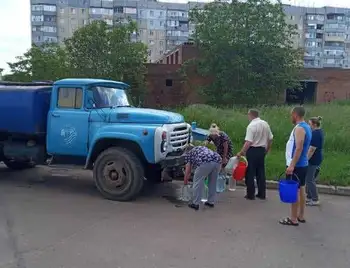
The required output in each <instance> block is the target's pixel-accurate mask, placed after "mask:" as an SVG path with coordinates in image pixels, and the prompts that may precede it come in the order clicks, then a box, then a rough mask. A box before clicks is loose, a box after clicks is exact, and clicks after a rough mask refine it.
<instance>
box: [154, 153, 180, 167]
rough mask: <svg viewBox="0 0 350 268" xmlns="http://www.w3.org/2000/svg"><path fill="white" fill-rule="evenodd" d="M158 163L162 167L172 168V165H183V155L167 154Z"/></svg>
mask: <svg viewBox="0 0 350 268" xmlns="http://www.w3.org/2000/svg"><path fill="white" fill-rule="evenodd" d="M160 165H161V167H162V168H172V167H180V166H183V165H185V156H184V155H180V156H168V157H166V158H165V159H163V160H162V161H160Z"/></svg>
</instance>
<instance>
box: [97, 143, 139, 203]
mask: <svg viewBox="0 0 350 268" xmlns="http://www.w3.org/2000/svg"><path fill="white" fill-rule="evenodd" d="M93 173H94V180H95V184H96V187H97V189H98V190H99V191H100V193H101V194H102V195H103V196H104V197H105V198H107V199H111V200H115V201H130V200H132V199H134V198H136V196H137V195H138V194H139V193H140V191H141V190H142V187H143V183H144V168H143V165H142V164H141V162H140V160H139V159H138V157H137V156H136V155H135V154H133V153H132V152H131V151H129V150H127V149H125V148H120V147H113V148H109V149H107V150H105V151H103V152H102V153H101V154H100V155H99V156H98V157H97V159H96V161H95V163H94V170H93Z"/></svg>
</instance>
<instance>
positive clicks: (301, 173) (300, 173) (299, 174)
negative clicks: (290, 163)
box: [288, 166, 308, 188]
mask: <svg viewBox="0 0 350 268" xmlns="http://www.w3.org/2000/svg"><path fill="white" fill-rule="evenodd" d="M307 168H308V167H307V166H306V167H295V168H294V173H293V178H292V179H293V181H298V182H299V188H300V187H304V186H305V184H306V174H307ZM288 177H289V176H288ZM289 178H290V177H289Z"/></svg>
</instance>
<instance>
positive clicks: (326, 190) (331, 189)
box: [237, 181, 350, 196]
mask: <svg viewBox="0 0 350 268" xmlns="http://www.w3.org/2000/svg"><path fill="white" fill-rule="evenodd" d="M237 185H240V186H245V183H244V182H241V181H240V182H237ZM266 188H267V189H270V190H277V189H278V182H277V181H266ZM317 190H318V192H319V193H320V194H329V195H339V196H350V187H344V186H332V185H322V184H317Z"/></svg>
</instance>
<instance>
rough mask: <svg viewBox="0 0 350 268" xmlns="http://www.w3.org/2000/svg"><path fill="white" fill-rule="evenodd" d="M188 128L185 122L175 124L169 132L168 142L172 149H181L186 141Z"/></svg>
mask: <svg viewBox="0 0 350 268" xmlns="http://www.w3.org/2000/svg"><path fill="white" fill-rule="evenodd" d="M188 136H189V128H188V126H187V124H183V125H180V126H176V127H175V128H174V129H173V131H171V132H170V144H171V146H172V147H173V149H174V150H179V149H180V150H182V149H184V148H185V147H186V145H187V143H188Z"/></svg>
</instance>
